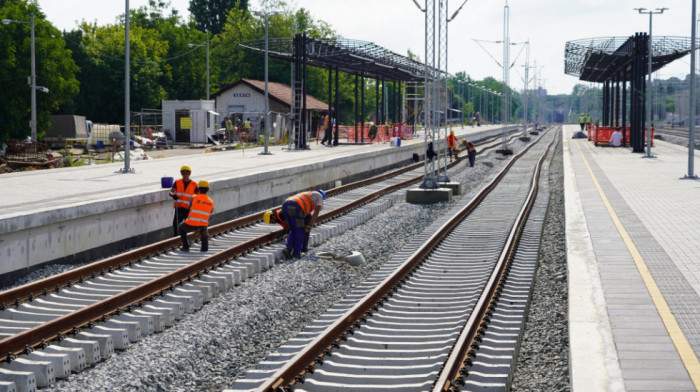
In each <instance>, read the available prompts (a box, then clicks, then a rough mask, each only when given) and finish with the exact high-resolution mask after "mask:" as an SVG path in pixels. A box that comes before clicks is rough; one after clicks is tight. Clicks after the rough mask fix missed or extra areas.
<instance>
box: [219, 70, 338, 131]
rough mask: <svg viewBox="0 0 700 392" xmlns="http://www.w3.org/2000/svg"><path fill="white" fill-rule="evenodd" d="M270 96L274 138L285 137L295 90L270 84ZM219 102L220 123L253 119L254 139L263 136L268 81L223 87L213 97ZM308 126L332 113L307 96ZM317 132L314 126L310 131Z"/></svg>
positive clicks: (279, 84)
mask: <svg viewBox="0 0 700 392" xmlns="http://www.w3.org/2000/svg"><path fill="white" fill-rule="evenodd" d="M268 94H269V99H270V121H271V124H270V125H271V127H270V129H271V132H272V137H278V138H279V137H281V136H282V133H283V132H284V129H285V128H287V124H288V121H289V117H288V115H289V112H290V110H291V101H292V89H291V87H290V86H289V85H287V84H283V83H276V82H268ZM211 98H212V99H213V100H215V101H216V104H215V107H216V112H217V113H219V114H220V117H219V121H221V120H223V117H229V118H233V119H236V120H238V121H246V120H248V119H250V121H251V122H252V124H253V129H252V132H251V134H252V136H255V137H257V136H259V134H260V129H261V124H262V122H261V121H262V119H263V118H264V114H263V113H264V111H265V81H262V80H253V79H239V80H237V81H235V82H233V83H231V84H228V85H226V86H224V87H222V88H221V89H220V90H219V91H217V92H215V93H214V94H212V95H211ZM306 109H307V110H306V113H305V114H304V115H305V116H306V120H307V121H306V124H312V123H313V122H318V117H319V115H320V114H321V112H326V111H328V104H327V103H324V102H322V101H320V100H319V99H317V98H315V97H313V96H311V95H309V94H306ZM310 129H315V127H313V126H311V127H310V128H309V129H307V132H308V131H309V130H310Z"/></svg>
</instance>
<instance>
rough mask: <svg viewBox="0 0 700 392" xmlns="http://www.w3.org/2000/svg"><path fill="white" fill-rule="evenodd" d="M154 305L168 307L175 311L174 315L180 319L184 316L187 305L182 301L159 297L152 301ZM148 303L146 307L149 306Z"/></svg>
mask: <svg viewBox="0 0 700 392" xmlns="http://www.w3.org/2000/svg"><path fill="white" fill-rule="evenodd" d="M151 305H152V306H155V307H159V308H168V309H170V310H172V311H173V317H175V319H176V320H179V319H181V318H182V316H183V315H184V314H185V306H184V305H183V304H182V303H180V302H171V301H165V300H162V299H157V300H155V301H153V302H151ZM151 305H147V306H146V308H148V306H151Z"/></svg>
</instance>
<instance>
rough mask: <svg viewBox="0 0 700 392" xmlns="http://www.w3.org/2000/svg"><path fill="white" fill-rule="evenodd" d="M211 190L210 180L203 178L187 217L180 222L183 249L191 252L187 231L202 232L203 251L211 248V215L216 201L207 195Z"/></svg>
mask: <svg viewBox="0 0 700 392" xmlns="http://www.w3.org/2000/svg"><path fill="white" fill-rule="evenodd" d="M207 192H209V182H208V181H205V180H202V181H200V182H199V186H198V191H197V194H196V195H195V196H194V197H193V198H192V201H191V202H190V213H189V215H187V219H185V221H184V222H182V223H181V224H180V238H181V239H182V248H181V249H182V250H183V251H185V252H189V250H190V242H189V240H188V239H187V233H188V232H191V231H194V232H197V233H199V234H200V239H201V241H202V247H201V249H200V250H201V251H202V252H206V251H208V250H209V231H208V230H207V228H208V227H209V217H210V216H211V214H212V212H213V211H214V202H213V201H212V200H211V199H210V198H209V196H207Z"/></svg>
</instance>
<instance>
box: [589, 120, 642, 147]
mask: <svg viewBox="0 0 700 392" xmlns="http://www.w3.org/2000/svg"><path fill="white" fill-rule="evenodd" d="M617 128H618V127H609V126H595V125H589V126H588V140H590V141H592V142H593V144H595V145H596V146H598V145H606V146H607V145H609V144H610V137H611V136H612V134H613V132H615V129H617ZM619 128H622V127H619ZM622 132H623V133H624V138H623V140H622V142H623V144H622V145H623V146H625V147H628V146H629V145H630V127H629V126H627V127H624V129H623V130H622ZM646 137H647V131H646V129H644V144H645V145H646ZM651 146H652V147H654V128H651Z"/></svg>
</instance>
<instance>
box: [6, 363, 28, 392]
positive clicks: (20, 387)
mask: <svg viewBox="0 0 700 392" xmlns="http://www.w3.org/2000/svg"><path fill="white" fill-rule="evenodd" d="M0 381H4V382H11V383H13V384H14V385H15V390H16V391H17V392H36V376H35V375H34V373H32V372H18V371H15V370H8V369H3V368H1V367H0Z"/></svg>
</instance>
